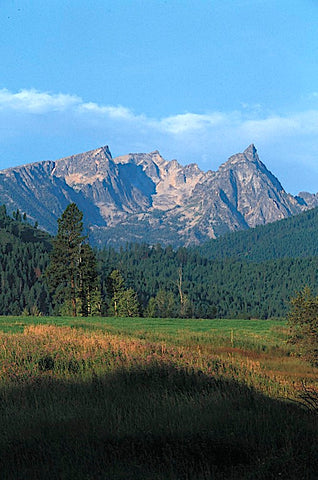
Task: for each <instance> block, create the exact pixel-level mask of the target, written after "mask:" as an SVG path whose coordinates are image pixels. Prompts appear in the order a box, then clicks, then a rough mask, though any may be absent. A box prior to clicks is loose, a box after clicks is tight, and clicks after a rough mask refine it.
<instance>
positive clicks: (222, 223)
mask: <svg viewBox="0 0 318 480" xmlns="http://www.w3.org/2000/svg"><path fill="white" fill-rule="evenodd" d="M70 202H75V203H76V204H77V205H78V207H79V208H80V209H81V210H82V211H83V213H84V219H85V224H86V229H87V232H88V233H89V236H90V239H91V242H92V243H94V244H98V245H101V246H102V245H107V244H108V245H120V244H125V243H127V242H146V243H150V244H156V243H162V244H172V245H173V246H180V245H192V244H201V243H203V242H204V241H206V240H209V239H213V238H217V237H219V236H221V235H223V234H226V233H228V232H231V231H237V230H244V229H248V228H250V227H255V226H257V225H264V224H266V223H270V222H274V221H276V220H280V219H283V218H287V217H290V216H293V215H297V214H299V213H301V212H302V211H304V210H308V209H311V208H313V207H315V206H318V194H312V193H308V192H301V193H299V194H298V195H297V196H293V195H291V194H289V193H287V192H286V191H285V190H284V188H283V187H282V185H281V183H280V182H279V180H278V179H277V178H276V177H275V176H274V175H273V174H272V173H271V172H270V171H269V170H268V169H267V168H266V166H265V165H264V164H263V163H262V162H261V161H260V159H259V157H258V154H257V151H256V148H255V146H254V145H253V144H252V145H250V146H249V147H248V148H247V149H246V150H245V151H244V152H243V153H238V154H236V155H233V156H231V157H230V158H229V159H228V160H227V161H226V162H225V163H223V164H222V165H221V166H220V167H219V169H218V170H217V171H211V170H209V171H207V172H203V171H202V170H201V169H200V168H199V167H198V165H197V164H195V163H192V164H189V165H185V166H183V165H181V164H179V163H178V162H177V161H176V160H172V161H167V160H165V159H164V158H163V157H162V156H161V155H160V153H159V152H158V151H154V152H151V153H138V154H128V155H124V156H119V157H116V158H112V155H111V153H110V150H109V148H108V147H107V146H105V147H101V148H98V149H96V150H92V151H89V152H86V153H81V154H77V155H72V156H70V157H66V158H62V159H59V160H56V161H50V160H49V161H42V162H37V163H32V164H27V165H22V166H19V167H14V168H8V169H6V170H1V171H0V204H5V205H6V206H7V209H8V211H13V210H16V209H19V210H20V211H21V212H25V213H26V214H27V216H28V218H29V219H31V220H33V221H37V222H38V224H39V226H40V227H42V228H44V229H45V230H47V231H48V232H50V233H53V234H54V233H55V232H56V228H57V218H58V217H59V216H60V215H61V213H62V212H63V210H64V209H65V208H66V206H67V205H68V204H69V203H70Z"/></svg>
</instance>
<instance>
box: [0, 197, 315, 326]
mask: <svg viewBox="0 0 318 480" xmlns="http://www.w3.org/2000/svg"><path fill="white" fill-rule="evenodd" d="M16 217H17V215H16V214H15V218H11V217H9V216H8V215H7V213H6V211H5V208H4V207H1V209H0V253H1V256H0V267H1V271H0V287H1V289H0V314H14V315H18V314H21V313H22V312H24V313H26V312H30V313H31V311H33V312H37V311H38V312H41V313H42V314H46V315H53V314H55V315H60V314H68V315H85V316H90V315H97V314H101V315H118V316H134V315H137V314H138V315H143V316H146V317H170V318H173V317H192V318H214V317H219V318H225V317H228V318H251V317H253V318H271V317H282V316H286V314H287V313H288V310H289V308H290V299H291V298H292V297H293V296H294V295H295V293H296V292H297V291H300V290H301V289H302V288H303V286H304V285H308V286H309V287H310V288H311V289H312V291H313V294H315V292H317V284H318V268H317V267H318V259H317V256H311V257H302V258H283V259H270V260H266V261H260V262H257V261H251V260H250V261H247V260H244V259H242V258H239V259H237V258H207V257H205V256H203V255H202V254H201V253H200V252H199V251H198V249H190V248H179V249H177V250H174V249H173V248H172V247H169V246H168V247H162V246H161V245H160V244H157V245H154V246H149V245H145V244H130V245H127V246H126V248H120V249H119V250H116V249H114V248H104V249H99V250H92V248H91V247H90V245H89V243H88V241H87V238H85V235H83V233H82V230H83V218H82V214H81V212H80V211H79V210H78V208H77V207H76V205H75V204H73V205H72V204H71V206H69V207H67V209H66V211H65V212H64V213H63V214H62V216H61V218H60V219H59V221H58V234H57V236H56V237H55V238H53V239H52V238H50V237H49V236H48V235H47V234H45V233H44V232H42V231H41V230H40V229H38V228H34V227H32V226H30V225H29V224H28V223H27V221H26V219H23V217H24V215H23V214H19V215H18V219H17V218H16ZM71 220H72V222H73V223H74V225H73V227H72V228H73V229H74V231H72V229H71V228H70V226H69V225H68V223H69V222H70V221H71ZM67 255H68V260H67V258H66V257H67ZM56 262H59V263H56ZM54 263H55V266H54V268H53V266H52V265H54ZM45 272H46V273H45Z"/></svg>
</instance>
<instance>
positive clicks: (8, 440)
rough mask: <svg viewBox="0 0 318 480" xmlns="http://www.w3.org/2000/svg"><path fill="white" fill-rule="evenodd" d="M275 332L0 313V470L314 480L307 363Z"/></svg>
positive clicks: (312, 374)
mask: <svg viewBox="0 0 318 480" xmlns="http://www.w3.org/2000/svg"><path fill="white" fill-rule="evenodd" d="M287 340H288V330H287V325H286V323H285V322H284V321H278V320H266V321H265V320H263V321H262V320H218V319H215V320H191V319H146V318H140V319H139V318H134V319H131V318H92V319H84V318H75V319H74V318H71V317H0V422H1V431H0V471H1V479H8V480H9V479H14V480H15V479H17V480H18V479H39V480H40V479H43V478H47V479H52V480H53V479H54V480H55V479H56V480H57V479H59V480H60V479H65V480H66V479H76V480H77V479H79V480H82V479H83V480H84V479H85V480H88V479H91V480H95V479H105V480H106V479H114V480H119V479H121V480H124V479H125V480H127V479H128V480H130V479H131V480H137V479H138V480H139V479H140V480H143V479H146V480H148V479H149V480H150V479H151V480H156V479H157V480H169V479H171V480H179V479H180V480H181V479H182V480H183V479H184V480H186V479H193V480H201V479H202V480H203V479H233V480H234V479H235V480H236V479H251V480H252V479H253V480H254V479H264V480H265V479H277V478H282V479H286V480H287V479H288V480H289V479H295V480H296V479H297V480H299V479H308V480H309V479H315V478H317V472H318V461H317V446H318V429H317V426H318V416H317V405H316V404H315V401H316V400H317V390H318V380H317V378H318V375H317V374H318V369H317V368H314V367H312V366H310V365H309V364H308V363H307V362H306V361H305V360H303V359H302V358H301V357H300V356H299V355H298V353H297V352H296V351H295V350H294V349H293V347H292V346H291V345H290V344H289V343H288V341H287ZM315 405H316V406H315Z"/></svg>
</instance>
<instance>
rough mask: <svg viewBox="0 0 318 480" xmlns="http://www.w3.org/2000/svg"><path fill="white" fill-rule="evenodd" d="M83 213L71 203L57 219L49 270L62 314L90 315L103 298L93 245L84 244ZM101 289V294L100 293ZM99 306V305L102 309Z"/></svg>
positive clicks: (55, 298) (56, 301)
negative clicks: (101, 297)
mask: <svg viewBox="0 0 318 480" xmlns="http://www.w3.org/2000/svg"><path fill="white" fill-rule="evenodd" d="M82 220H83V213H82V212H81V211H80V210H79V209H78V207H77V205H76V204H75V203H71V204H70V205H68V207H67V208H66V209H65V211H64V212H63V214H62V216H61V217H60V218H59V219H58V232H57V235H56V237H55V239H54V240H53V250H52V252H51V256H50V264H49V267H48V269H47V271H46V277H47V279H48V283H49V287H50V289H51V291H52V292H53V298H54V301H55V303H56V305H58V306H59V307H60V309H61V310H60V311H61V312H62V313H63V314H66V313H71V314H72V315H73V316H76V315H77V314H78V313H80V314H82V315H85V316H87V315H90V314H91V313H92V311H93V310H94V311H95V312H96V310H98V308H97V309H96V308H95V307H96V305H95V307H94V308H92V301H93V300H92V299H93V296H94V302H95V304H96V303H98V298H100V287H99V281H98V276H97V269H96V261H95V257H94V253H93V251H92V249H91V247H90V246H89V245H87V244H85V243H84V240H85V237H84V236H83V235H82V230H83V221H82ZM98 292H99V296H98ZM99 309H100V308H99Z"/></svg>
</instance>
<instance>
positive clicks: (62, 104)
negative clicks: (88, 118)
mask: <svg viewBox="0 0 318 480" xmlns="http://www.w3.org/2000/svg"><path fill="white" fill-rule="evenodd" d="M80 102H81V99H80V98H79V97H77V96H76V95H67V94H62V93H58V94H50V93H47V92H38V91H37V90H20V92H18V93H11V92H10V91H9V90H7V89H5V88H3V89H1V90H0V108H1V109H2V110H5V109H8V110H15V111H20V112H29V113H45V112H50V111H60V112H62V111H65V110H67V109H69V108H72V107H74V106H75V105H78V104H79V103H80Z"/></svg>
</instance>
